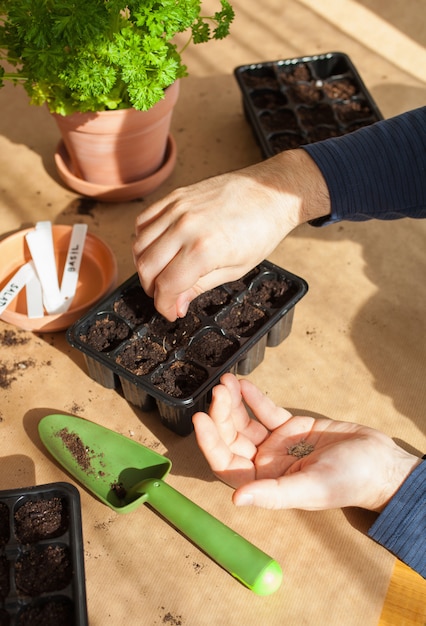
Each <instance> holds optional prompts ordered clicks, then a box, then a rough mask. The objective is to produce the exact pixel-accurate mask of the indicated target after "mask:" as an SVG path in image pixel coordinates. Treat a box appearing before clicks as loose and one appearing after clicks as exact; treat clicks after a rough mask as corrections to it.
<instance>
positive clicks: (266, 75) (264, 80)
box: [244, 69, 279, 89]
mask: <svg viewBox="0 0 426 626" xmlns="http://www.w3.org/2000/svg"><path fill="white" fill-rule="evenodd" d="M244 82H245V84H246V85H247V87H253V88H255V89H259V88H263V89H279V85H278V82H277V79H276V77H275V74H274V72H272V71H268V70H267V69H263V70H261V71H260V72H259V71H256V70H254V71H253V72H246V73H245V74H244Z"/></svg>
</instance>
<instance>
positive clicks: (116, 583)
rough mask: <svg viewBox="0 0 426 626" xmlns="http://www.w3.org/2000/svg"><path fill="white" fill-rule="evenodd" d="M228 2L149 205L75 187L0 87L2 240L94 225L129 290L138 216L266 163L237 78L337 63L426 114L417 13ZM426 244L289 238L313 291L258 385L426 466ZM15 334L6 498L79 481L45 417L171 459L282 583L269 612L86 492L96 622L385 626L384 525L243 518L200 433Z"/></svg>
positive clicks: (28, 114)
mask: <svg viewBox="0 0 426 626" xmlns="http://www.w3.org/2000/svg"><path fill="white" fill-rule="evenodd" d="M233 4H234V8H235V11H236V20H235V24H234V27H233V29H232V36H231V37H230V38H229V39H227V40H224V41H222V42H218V43H212V44H208V45H205V46H204V47H203V46H200V47H192V48H189V49H188V51H187V65H188V68H189V72H190V76H189V77H188V78H186V79H184V80H182V82H181V96H180V98H179V101H178V104H177V107H176V110H175V114H174V117H173V123H172V133H173V136H174V138H175V140H176V143H177V148H178V159H177V164H176V168H175V170H174V172H173V174H172V175H171V177H170V178H169V179H168V180H167V181H166V182H165V183H164V184H163V185H162V187H161V188H160V189H158V190H157V191H155V192H154V193H153V194H152V195H151V196H149V197H147V198H145V199H141V200H140V201H134V202H129V203H125V204H102V203H98V202H96V201H90V200H87V199H84V198H82V197H79V196H78V194H76V193H74V192H73V191H71V190H69V189H66V188H65V187H64V186H63V185H62V184H61V182H60V180H59V177H58V175H57V173H56V170H55V164H54V158H53V155H54V150H55V147H56V145H57V143H58V141H59V136H58V131H57V129H56V126H55V124H54V122H53V121H52V120H51V118H50V117H49V113H48V111H47V110H46V109H45V108H44V107H43V108H37V107H31V106H30V105H29V104H28V100H27V97H26V94H25V92H24V91H23V89H21V88H20V87H13V86H10V85H8V86H6V87H5V88H3V89H2V90H0V112H1V115H0V236H1V237H3V236H5V235H7V234H9V233H11V232H13V231H15V230H17V229H20V228H24V227H27V226H31V225H33V224H34V223H35V222H36V221H38V220H51V221H52V222H53V223H57V224H73V223H75V222H84V223H86V224H87V225H88V228H89V232H92V233H94V234H95V235H98V236H100V237H101V238H102V239H103V240H104V241H106V242H107V243H108V244H109V245H110V246H111V248H112V249H113V251H114V253H115V255H116V258H117V261H118V267H119V281H120V282H121V281H123V280H125V279H126V278H127V277H129V276H130V275H131V274H132V273H133V272H134V266H133V261H132V254H131V243H132V240H133V232H134V221H135V218H136V216H137V215H138V214H139V213H140V212H141V211H143V209H144V208H145V207H146V206H148V205H149V204H150V203H151V202H153V201H154V200H155V199H156V198H160V197H161V196H163V195H165V194H166V193H167V192H169V191H170V190H172V189H173V188H174V187H177V186H181V185H185V184H189V183H192V182H195V181H197V180H200V179H202V178H205V177H207V176H212V175H215V174H217V173H221V172H225V171H227V170H231V169H237V168H240V167H243V166H246V165H248V164H251V163H254V162H256V161H258V160H260V159H261V155H260V151H259V147H258V146H257V144H256V142H255V140H254V138H253V135H252V132H251V129H250V127H249V125H248V123H247V121H246V119H245V117H244V113H243V110H242V103H241V94H240V92H239V88H238V86H237V84H236V82H235V79H234V77H233V69H234V68H235V67H236V66H238V65H241V64H246V63H251V62H260V61H268V60H276V59H280V58H282V59H285V58H291V57H299V56H303V55H312V54H316V53H320V52H328V51H342V52H345V53H347V54H348V55H349V56H350V58H351V59H352V61H353V62H354V64H355V66H356V67H357V69H358V71H359V72H360V74H361V76H362V78H363V80H364V82H365V83H366V86H367V87H368V89H369V90H370V92H371V94H372V95H373V97H374V98H375V100H376V102H377V104H378V106H379V108H380V109H381V111H382V113H383V115H384V117H390V116H392V115H395V114H398V113H400V112H403V111H405V110H408V109H411V108H415V107H417V106H420V105H422V104H424V101H425V82H424V80H425V77H424V75H422V72H423V71H424V68H425V67H426V63H425V53H424V48H423V45H424V43H425V30H424V28H425V27H424V23H423V25H421V24H420V23H419V22H421V20H418V12H417V11H418V10H419V8H420V5H421V2H410V3H408V4H407V3H404V4H402V3H391V5H392V10H391V5H389V7H388V6H387V5H386V7H383V3H380V2H374V1H370V2H354V1H353V0H344V1H340V2H333V1H332V0H328V1H326V2H322V3H316V2H310V1H309V0H300V1H295V0H290V1H288V2H281V1H280V0H264V1H263V2H262V3H258V2H254V0H245V1H242V0H236V1H234V3H233ZM377 7H379V8H377ZM372 28H374V33H375V36H374V41H373V39H372V37H369V36H368V34H369V32H371V29H372ZM396 45H397V49H395V46H396ZM422 54H423V56H421V55H422ZM265 219H267V215H266V214H265ZM425 240H426V223H424V222H422V221H415V220H400V221H395V222H384V223H381V222H369V223H361V224H349V223H342V224H337V225H334V226H330V227H327V228H323V229H314V228H313V227H311V226H309V225H306V226H303V227H300V228H299V229H297V230H296V231H295V232H294V233H293V234H292V235H291V236H289V237H288V238H287V239H286V240H285V241H284V242H282V243H281V244H280V245H279V246H278V248H277V249H276V250H275V251H274V253H273V254H272V255H271V257H270V259H271V260H272V261H274V262H275V263H277V264H278V265H280V266H281V267H284V268H285V269H287V270H289V271H291V272H294V273H295V274H297V275H299V276H301V277H303V278H304V279H305V280H306V281H307V282H308V284H309V292H308V294H307V295H306V296H305V297H304V298H303V300H302V301H301V302H300V303H298V304H297V305H296V309H295V315H294V320H293V327H292V330H291V333H290V336H289V337H288V338H287V339H285V340H284V341H283V343H282V344H281V345H280V346H278V347H275V348H267V349H266V352H265V356H264V359H263V361H262V363H261V364H260V365H259V366H258V367H257V368H256V369H255V370H254V371H253V372H252V373H251V374H250V375H249V376H248V378H249V379H250V380H252V381H253V382H255V383H256V384H257V385H258V386H259V387H260V388H261V389H262V390H263V391H264V392H265V393H267V394H268V396H269V397H271V398H272V399H273V400H274V401H275V402H276V403H277V404H279V405H282V406H285V407H287V408H289V409H291V410H294V411H298V412H304V413H307V414H318V415H326V416H328V417H331V418H336V419H345V420H353V421H357V422H361V423H364V424H368V425H369V426H373V427H375V428H379V429H381V430H383V431H385V432H387V433H388V434H389V435H390V436H392V437H394V438H395V439H396V440H398V441H399V442H401V443H402V445H404V446H407V447H408V449H411V450H416V451H419V452H420V451H422V453H424V452H425V451H426V422H425V416H424V407H425V406H426V387H425V384H424V380H425V337H426V317H425V314H424V301H425V282H424V276H425V264H426V260H425V255H424V250H425ZM6 330H13V327H11V326H9V325H7V324H6V323H4V322H2V321H0V336H3V333H4V332H5V331H6ZM15 332H16V333H17V335H18V337H19V338H21V339H22V340H23V341H22V343H20V344H18V345H13V346H8V345H1V351H0V367H2V368H7V370H8V371H10V372H11V374H10V379H9V382H8V384H7V385H6V386H5V388H2V389H0V397H1V403H0V489H10V488H16V487H27V486H30V485H39V484H44V483H48V482H55V481H63V480H67V481H70V482H74V481H73V480H72V479H71V478H70V477H69V476H68V475H66V474H65V472H64V471H63V470H62V469H61V468H60V467H59V466H58V465H57V464H55V463H54V462H53V461H52V460H51V458H50V457H49V455H48V454H47V452H46V451H45V450H44V448H43V446H42V444H41V442H40V440H39V438H38V434H37V424H38V421H39V420H40V419H41V417H42V416H43V415H46V414H48V413H56V412H58V413H60V412H64V413H72V414H75V415H78V416H81V417H84V418H87V419H89V420H92V421H95V422H98V423H100V424H103V425H105V426H108V427H110V428H112V429H114V430H117V431H118V432H120V433H122V434H124V435H126V436H128V437H131V438H132V439H134V440H137V441H139V442H141V443H143V444H144V445H146V446H148V447H151V448H153V449H155V450H156V451H157V452H160V453H161V454H165V455H166V456H168V457H169V458H170V459H171V461H172V463H173V467H172V471H171V474H170V476H169V478H168V482H169V483H170V485H172V486H173V487H175V488H176V489H178V490H179V491H180V492H182V493H183V494H184V495H186V496H187V497H188V498H190V499H191V500H193V501H194V502H196V503H197V504H198V505H200V506H201V507H203V508H205V509H206V510H208V511H209V512H211V513H212V514H213V515H215V516H216V517H217V518H219V519H220V520H221V521H222V522H224V523H225V524H227V525H229V526H230V527H231V528H233V529H234V530H235V531H236V532H238V533H240V534H241V535H243V536H244V537H246V538H247V539H248V540H250V541H252V542H253V543H254V544H256V545H257V546H258V547H259V548H261V549H262V550H263V551H265V552H267V553H268V554H270V555H272V556H273V557H274V558H275V559H276V560H277V561H278V562H279V563H280V564H281V566H282V569H283V572H284V578H283V583H282V586H281V588H280V589H279V590H278V591H277V592H276V593H275V594H273V595H271V596H269V597H258V596H256V595H254V594H253V593H252V592H250V591H249V590H247V589H245V588H244V587H243V586H242V585H240V584H239V583H238V582H237V581H235V580H234V579H233V578H232V577H231V576H230V575H229V574H227V573H226V572H225V571H223V570H221V569H220V568H219V567H218V566H217V565H216V564H215V563H214V562H213V561H212V560H210V559H209V558H208V557H207V556H205V555H204V554H203V553H201V552H200V551H199V550H198V549H197V548H196V547H195V546H194V545H192V544H191V543H190V542H189V541H188V540H187V539H185V537H183V536H182V535H180V534H179V533H178V532H177V531H175V530H174V529H173V528H172V527H171V526H170V525H169V524H168V523H166V522H165V521H164V520H162V519H161V518H160V516H158V515H157V514H156V513H154V512H153V511H152V510H151V509H150V508H148V507H146V506H141V507H140V508H139V509H138V510H137V511H135V512H134V513H131V514H129V515H119V514H116V513H114V512H113V511H112V510H110V509H109V508H108V507H106V506H104V505H103V504H101V503H100V502H98V501H97V500H96V499H95V498H94V497H92V496H91V495H90V494H89V493H88V492H86V491H85V490H84V489H83V488H81V487H79V491H80V495H81V503H82V517H83V534H84V556H85V567H86V585H87V604H88V612H89V620H90V624H91V626H108V625H111V626H115V625H117V624H124V623H126V624H128V625H129V626H136V625H145V624H146V625H148V626H154V625H156V624H157V625H160V624H166V623H167V624H170V625H171V626H180V625H182V626H204V625H206V626H207V625H209V626H210V625H211V624H229V625H232V626H234V625H235V626H236V625H242V624H244V625H247V626H248V625H252V626H258V625H259V624H268V625H270V626H279V625H282V624H287V625H288V626H300V625H302V624H305V625H308V626H310V625H313V624H315V625H316V626H341V625H342V624H344V625H345V626H359V625H360V624H362V625H363V626H375V625H376V624H377V622H378V619H379V616H380V612H381V609H382V606H383V601H384V597H385V594H386V590H387V588H388V585H389V579H390V575H391V572H392V567H393V564H394V557H393V556H392V555H391V554H389V553H388V552H386V550H384V549H383V548H382V547H380V546H378V545H376V544H375V543H374V542H373V541H371V540H370V539H369V538H368V537H367V536H366V531H367V529H368V527H369V525H370V524H371V523H372V521H373V520H374V518H375V516H374V514H372V513H369V512H366V511H361V510H357V509H347V510H332V511H327V512H303V511H268V510H258V509H253V508H243V509H237V508H236V507H234V505H233V504H232V502H231V495H232V490H231V489H230V488H229V487H228V486H226V485H224V484H222V483H221V482H219V481H218V480H217V479H215V478H214V476H213V475H212V473H211V471H210V469H209V468H208V466H207V463H206V462H205V460H204V458H203V456H202V454H201V452H200V451H199V450H198V448H197V445H196V442H195V438H194V436H193V435H190V436H188V437H185V438H181V437H179V436H178V435H176V434H174V433H173V432H171V431H170V430H168V429H166V428H165V427H164V426H163V425H161V423H160V421H159V416H158V413H157V412H156V411H154V412H150V413H148V412H142V411H141V410H139V409H137V408H135V407H134V406H132V405H131V404H129V403H128V402H127V401H126V400H125V399H124V398H123V397H122V396H121V395H120V394H119V393H118V392H117V391H115V390H111V389H105V388H103V387H102V386H100V385H99V384H98V383H96V382H94V381H93V380H91V379H90V378H89V376H88V374H87V369H86V365H85V362H84V359H83V356H82V355H81V354H80V353H79V352H77V351H76V350H74V349H72V348H71V347H70V346H69V345H68V344H67V342H66V339H65V336H64V333H58V334H48V335H36V334H34V335H33V334H32V333H30V332H24V331H23V332H21V331H17V330H15ZM74 484H75V483H74Z"/></svg>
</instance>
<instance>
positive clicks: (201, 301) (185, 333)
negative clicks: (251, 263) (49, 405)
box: [67, 261, 308, 436]
mask: <svg viewBox="0 0 426 626" xmlns="http://www.w3.org/2000/svg"><path fill="white" fill-rule="evenodd" d="M307 289H308V286H307V284H306V282H305V281H304V280H302V279H301V278H299V277H297V276H295V275H294V274H291V273H289V272H287V271H285V270H283V269H281V268H279V267H277V266H276V265H274V264H272V263H270V262H268V261H264V262H263V263H261V264H259V265H258V266H257V267H255V268H254V270H252V271H251V272H249V273H248V274H247V275H246V276H244V277H243V278H242V279H241V280H238V281H234V282H232V283H226V284H225V285H221V286H219V287H216V288H215V289H212V290H210V291H208V292H206V293H204V294H201V295H200V296H199V297H198V298H196V299H195V300H194V301H193V302H192V303H191V305H190V307H189V310H188V313H187V314H186V316H185V317H184V318H182V319H178V320H177V321H176V322H169V321H167V320H166V319H165V318H164V317H162V316H161V315H160V314H158V313H157V312H156V310H155V308H154V304H153V300H152V299H151V298H149V297H148V296H147V295H146V294H145V292H144V291H143V289H142V287H141V286H140V282H139V278H138V276H137V274H134V275H133V276H131V277H130V278H129V279H128V280H127V281H126V282H124V283H123V284H122V285H121V286H120V287H118V288H117V289H116V290H115V291H114V292H113V293H112V294H111V295H110V296H108V297H107V298H105V299H104V300H103V301H102V302H100V303H98V304H97V305H96V306H95V307H94V308H92V309H91V310H90V311H89V312H88V313H86V314H85V315H84V316H83V317H82V318H80V319H79V320H78V321H77V322H75V323H74V324H73V326H71V327H70V328H69V329H68V331H67V339H68V342H69V343H70V344H71V345H72V346H73V347H75V348H77V349H78V350H81V351H82V352H83V353H84V356H85V360H86V364H87V368H88V372H89V375H90V376H91V377H92V378H93V379H94V380H96V381H97V382H98V383H100V384H101V385H103V386H104V387H107V388H110V389H121V390H122V393H123V395H124V397H125V398H126V399H127V400H128V401H129V402H131V403H132V404H134V405H135V406H138V407H140V408H141V409H142V410H144V411H148V410H151V409H154V408H155V407H157V409H158V412H159V414H160V418H161V421H162V422H163V423H164V424H165V425H166V426H167V427H168V428H170V429H171V430H173V431H174V432H176V433H177V434H179V435H182V436H184V435H188V434H189V433H190V432H191V431H192V421H191V418H192V415H193V414H194V413H195V412H196V411H204V410H206V409H207V408H208V404H209V402H210V400H211V389H212V387H213V386H214V385H215V384H217V383H218V381H219V378H220V377H221V376H222V374H224V373H225V372H234V373H238V374H242V375H247V374H249V373H250V372H251V371H252V370H253V369H254V368H255V367H256V366H257V365H259V363H260V362H261V361H262V360H263V358H264V354H265V348H266V346H271V347H273V346H277V345H278V344H280V343H281V342H282V341H283V340H284V339H285V338H286V337H287V336H288V334H289V333H290V330H291V326H292V320H293V313H294V306H295V305H296V303H297V302H298V301H299V300H300V299H301V298H302V297H303V296H304V294H305V293H306V291H307Z"/></svg>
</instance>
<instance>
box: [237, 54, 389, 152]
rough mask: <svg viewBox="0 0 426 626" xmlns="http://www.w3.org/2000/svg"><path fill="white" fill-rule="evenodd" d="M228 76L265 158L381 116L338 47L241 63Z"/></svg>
mask: <svg viewBox="0 0 426 626" xmlns="http://www.w3.org/2000/svg"><path fill="white" fill-rule="evenodd" d="M234 75H235V78H236V80H237V82H238V85H239V87H240V89H241V92H242V99H243V109H244V113H245V115H246V118H247V120H248V122H249V123H250V125H251V127H252V130H253V134H254V136H255V138H256V140H257V142H258V144H259V146H260V149H261V151H262V154H263V156H264V157H265V158H268V157H271V156H273V155H275V154H278V153H279V152H282V151H283V150H289V149H293V148H298V147H300V146H302V145H306V144H309V143H314V142H316V141H320V140H322V139H328V138H330V137H338V136H341V135H345V134H346V133H350V132H352V131H354V130H356V129H358V128H361V127H363V126H368V125H369V124H372V123H374V122H377V121H379V120H381V119H383V116H382V114H381V113H380V111H379V109H378V107H377V104H376V103H375V102H374V100H373V98H372V97H371V95H370V93H369V91H368V89H367V88H366V86H365V84H364V82H363V81H362V79H361V77H360V75H359V73H358V71H357V70H356V68H355V66H354V65H353V63H352V61H351V60H350V58H349V57H348V56H347V55H346V54H343V53H341V52H329V53H327V54H319V55H316V56H306V57H301V58H296V59H285V60H279V61H268V62H265V63H253V64H251V65H241V66H239V67H237V68H235V70H234Z"/></svg>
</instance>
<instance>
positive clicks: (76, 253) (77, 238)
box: [61, 224, 87, 311]
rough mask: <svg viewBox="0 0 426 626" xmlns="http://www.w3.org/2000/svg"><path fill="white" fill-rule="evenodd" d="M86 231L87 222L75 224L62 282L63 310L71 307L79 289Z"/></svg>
mask: <svg viewBox="0 0 426 626" xmlns="http://www.w3.org/2000/svg"><path fill="white" fill-rule="evenodd" d="M86 233H87V224H74V226H73V228H72V233H71V240H70V244H69V246H68V253H67V259H66V261H65V267H64V273H63V275H62V282H61V298H62V302H63V305H62V308H61V310H62V311H66V310H67V309H68V308H69V306H70V305H71V303H72V300H73V298H74V295H75V292H76V290H77V285H78V274H79V272H80V265H81V259H82V257H83V249H84V242H85V239H86Z"/></svg>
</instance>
